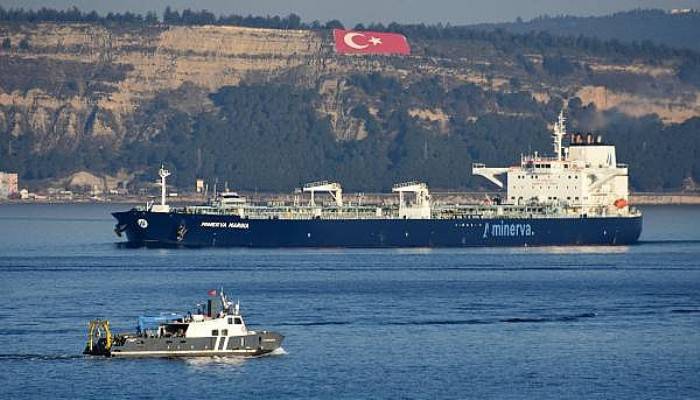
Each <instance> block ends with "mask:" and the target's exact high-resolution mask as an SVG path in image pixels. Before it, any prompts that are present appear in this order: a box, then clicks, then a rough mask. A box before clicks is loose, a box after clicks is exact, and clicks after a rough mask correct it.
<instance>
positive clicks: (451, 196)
mask: <svg viewBox="0 0 700 400" xmlns="http://www.w3.org/2000/svg"><path fill="white" fill-rule="evenodd" d="M241 194H242V195H243V196H246V197H247V198H248V199H250V200H251V201H253V202H287V203H293V202H294V197H295V195H294V194H290V193H252V192H241ZM498 194H499V193H495V192H434V193H432V196H433V199H435V200H436V201H438V202H440V203H443V204H445V203H447V204H478V203H482V202H483V201H484V200H485V199H486V198H487V197H494V196H497V195H498ZM344 199H345V201H346V202H348V203H353V204H357V203H358V202H360V203H362V204H368V205H369V204H377V205H380V204H382V205H391V204H395V203H396V202H397V201H398V197H397V196H396V195H395V194H393V193H348V194H346V195H345V196H344ZM151 200H152V199H151ZM206 201H207V199H206V197H204V196H202V195H183V196H178V197H171V198H169V199H168V202H169V203H171V204H174V205H194V204H202V203H206ZM145 202H146V199H144V198H143V197H137V196H111V197H107V198H90V197H84V198H82V197H78V198H70V199H65V198H46V199H24V200H23V199H10V200H0V205H4V204H92V203H95V204H98V203H115V204H145ZM301 202H304V201H303V200H301ZM630 204H631V205H632V206H650V205H676V206H683V205H700V193H658V192H638V193H632V194H630Z"/></svg>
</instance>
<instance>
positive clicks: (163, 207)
mask: <svg viewBox="0 0 700 400" xmlns="http://www.w3.org/2000/svg"><path fill="white" fill-rule="evenodd" d="M158 176H160V183H158V184H159V185H160V204H156V205H153V206H152V207H151V211H153V212H170V206H169V205H168V204H166V203H165V197H166V196H167V190H168V189H167V185H166V182H165V178H167V177H169V176H170V171H168V170H167V169H165V166H163V164H161V165H160V170H158Z"/></svg>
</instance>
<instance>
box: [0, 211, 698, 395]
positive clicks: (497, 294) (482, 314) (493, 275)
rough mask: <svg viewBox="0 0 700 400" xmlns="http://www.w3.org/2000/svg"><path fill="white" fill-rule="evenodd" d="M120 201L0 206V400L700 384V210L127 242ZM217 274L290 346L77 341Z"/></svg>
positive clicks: (249, 317) (216, 283) (604, 391)
mask: <svg viewBox="0 0 700 400" xmlns="http://www.w3.org/2000/svg"><path fill="white" fill-rule="evenodd" d="M126 208H127V206H124V205H104V204H85V205H1V206H0V398H2V399H13V398H37V399H39V398H41V399H44V398H52V399H54V398H55V399H76V398H83V397H89V398H98V397H99V398H153V399H167V398H193V399H208V398H212V399H213V398H231V399H234V398H235V399H246V398H256V399H257V398H269V399H282V398H332V399H357V398H392V399H393V398H446V399H452V398H454V399H463V398H477V399H484V398H505V399H518V398H527V399H534V398H537V399H560V398H587V399H591V398H605V399H611V398H615V399H617V398H630V399H640V398H649V399H652V398H653V399H661V398H668V399H678V398H689V399H690V398H700V379H699V378H698V377H700V208H698V207H646V208H644V209H643V211H644V213H645V217H644V218H645V221H644V231H643V234H642V238H641V242H640V244H638V245H634V246H626V247H544V248H485V249H398V250H397V249H393V250H342V249H331V250H323V249H322V250H309V249H265V250H262V249H199V250H190V249H127V248H122V247H120V246H117V245H116V243H117V242H119V241H121V240H123V239H119V238H117V237H116V236H115V235H114V233H113V231H112V228H113V225H114V221H113V220H112V219H111V217H110V215H109V212H111V211H116V210H123V209H126ZM222 286H223V288H224V289H225V290H226V291H227V292H229V293H231V294H232V295H233V296H234V299H240V301H241V309H242V312H243V315H244V316H245V318H246V322H247V323H248V325H249V327H250V328H252V329H256V328H260V329H268V330H275V331H278V332H280V333H282V334H283V335H285V337H286V338H285V341H284V344H283V349H282V350H279V351H277V352H275V354H272V355H269V356H266V357H260V358H253V359H240V358H206V359H188V360H178V359H145V360H144V359H142V360H124V359H106V358H103V357H85V356H83V355H82V354H81V352H82V350H83V347H84V344H85V335H86V328H87V322H88V320H90V319H93V318H108V319H109V320H110V321H111V323H112V326H113V328H114V329H116V330H133V328H134V326H135V324H136V318H137V317H138V316H139V315H142V314H153V313H158V312H161V311H187V310H189V309H191V308H193V307H194V306H195V304H196V303H197V302H199V301H201V300H202V299H205V298H206V295H207V291H208V290H209V289H213V288H220V287H222Z"/></svg>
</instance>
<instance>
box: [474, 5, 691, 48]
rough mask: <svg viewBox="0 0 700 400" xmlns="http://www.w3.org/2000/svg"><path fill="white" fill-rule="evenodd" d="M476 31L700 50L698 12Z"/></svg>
mask: <svg viewBox="0 0 700 400" xmlns="http://www.w3.org/2000/svg"><path fill="white" fill-rule="evenodd" d="M474 28H476V29H485V30H490V29H503V30H506V31H508V32H512V33H527V32H531V31H541V32H548V33H551V34H554V35H558V36H580V35H582V36H587V37H595V38H598V39H603V40H618V41H621V42H644V41H649V42H652V43H655V44H661V45H665V46H669V47H675V48H681V49H682V48H685V49H692V50H696V51H697V50H700V42H698V40H697V38H698V37H700V12H698V11H695V10H690V9H678V10H675V11H672V12H667V11H663V10H633V11H625V12H619V13H615V14H612V15H606V16H596V17H575V16H551V17H550V16H543V17H539V18H535V19H533V20H531V21H521V20H518V21H516V22H512V23H499V24H479V25H476V26H474Z"/></svg>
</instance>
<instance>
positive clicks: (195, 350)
mask: <svg viewBox="0 0 700 400" xmlns="http://www.w3.org/2000/svg"><path fill="white" fill-rule="evenodd" d="M283 339H284V336H282V335H280V334H279V333H276V332H268V331H261V332H252V333H251V334H249V335H245V336H218V337H204V338H190V337H140V336H128V337H125V338H123V340H121V341H120V343H115V344H114V345H112V347H111V348H110V349H107V348H106V346H105V339H104V338H102V339H100V341H98V342H97V345H96V346H95V348H94V349H87V348H86V350H85V352H84V353H85V354H90V355H100V356H107V357H118V358H146V357H167V358H176V357H258V356H262V355H265V354H269V353H272V352H273V351H275V350H277V349H278V348H280V347H281V346H282V340H283Z"/></svg>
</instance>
